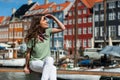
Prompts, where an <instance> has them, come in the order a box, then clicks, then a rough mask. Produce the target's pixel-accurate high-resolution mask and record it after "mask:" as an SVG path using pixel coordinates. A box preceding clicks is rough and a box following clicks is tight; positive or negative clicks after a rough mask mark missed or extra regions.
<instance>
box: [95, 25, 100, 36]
mask: <svg viewBox="0 0 120 80" xmlns="http://www.w3.org/2000/svg"><path fill="white" fill-rule="evenodd" d="M98 34H99V27H95V37H98Z"/></svg>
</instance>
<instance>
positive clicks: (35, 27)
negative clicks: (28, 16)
mask: <svg viewBox="0 0 120 80" xmlns="http://www.w3.org/2000/svg"><path fill="white" fill-rule="evenodd" d="M41 17H42V16H33V18H32V21H31V25H30V28H29V29H28V32H27V35H26V39H28V40H30V39H31V38H34V39H36V38H37V35H38V34H39V30H40V26H39V24H40V20H41Z"/></svg>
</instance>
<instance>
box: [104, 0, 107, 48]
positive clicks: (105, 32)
mask: <svg viewBox="0 0 120 80" xmlns="http://www.w3.org/2000/svg"><path fill="white" fill-rule="evenodd" d="M103 4H104V47H105V46H106V37H107V25H106V16H107V15H106V5H107V4H106V0H104V1H103Z"/></svg>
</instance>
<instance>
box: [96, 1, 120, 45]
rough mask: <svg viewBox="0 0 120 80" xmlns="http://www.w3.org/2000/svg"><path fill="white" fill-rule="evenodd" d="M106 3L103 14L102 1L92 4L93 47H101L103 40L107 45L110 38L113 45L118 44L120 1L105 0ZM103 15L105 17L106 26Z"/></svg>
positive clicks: (119, 42) (119, 37)
mask: <svg viewBox="0 0 120 80" xmlns="http://www.w3.org/2000/svg"><path fill="white" fill-rule="evenodd" d="M106 5H107V6H106V15H105V16H104V9H105V8H104V5H103V2H101V3H97V4H96V5H95V6H94V27H95V28H94V37H95V47H103V44H104V40H106V44H107V45H109V41H110V40H109V39H110V38H111V39H112V44H113V45H120V1H119V0H107V3H106ZM104 17H106V26H105V23H104Z"/></svg>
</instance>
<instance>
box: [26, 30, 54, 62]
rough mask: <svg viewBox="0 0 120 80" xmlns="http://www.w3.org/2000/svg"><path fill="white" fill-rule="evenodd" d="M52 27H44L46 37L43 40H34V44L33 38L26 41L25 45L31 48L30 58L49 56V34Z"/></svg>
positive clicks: (40, 58) (36, 58)
mask: <svg viewBox="0 0 120 80" xmlns="http://www.w3.org/2000/svg"><path fill="white" fill-rule="evenodd" d="M51 31H52V28H48V29H46V31H45V33H46V35H47V37H46V39H44V41H43V42H42V41H38V40H37V41H36V44H35V45H34V38H32V39H31V40H29V41H28V43H27V47H28V48H32V47H33V48H32V51H31V58H30V61H31V60H43V59H45V58H46V57H47V56H50V34H51Z"/></svg>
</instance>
